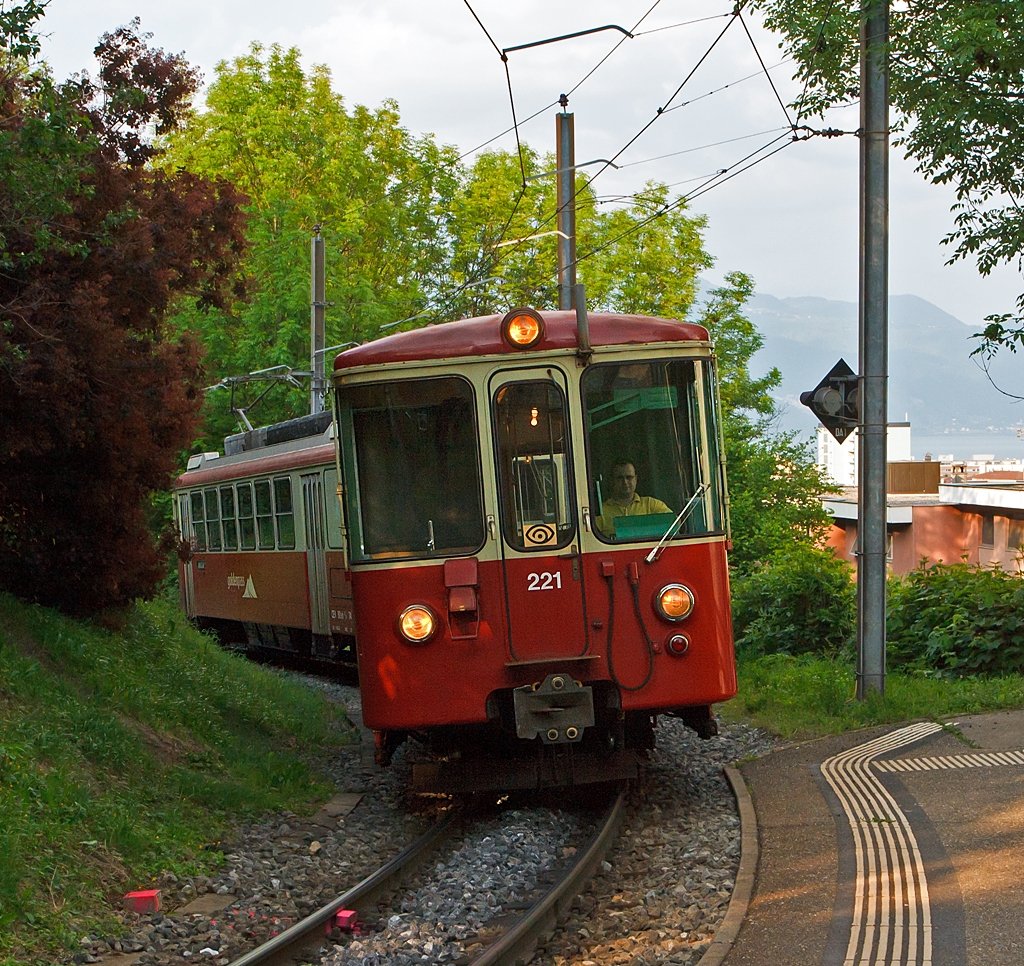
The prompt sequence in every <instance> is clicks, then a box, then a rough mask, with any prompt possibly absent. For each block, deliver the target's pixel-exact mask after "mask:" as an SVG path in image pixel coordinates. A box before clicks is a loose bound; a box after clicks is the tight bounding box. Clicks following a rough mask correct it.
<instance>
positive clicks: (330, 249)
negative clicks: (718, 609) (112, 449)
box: [159, 44, 457, 438]
mask: <svg viewBox="0 0 1024 966" xmlns="http://www.w3.org/2000/svg"><path fill="white" fill-rule="evenodd" d="M163 146H164V148H165V152H164V154H163V156H162V157H161V158H160V160H159V164H160V166H161V167H162V168H163V169H164V170H166V171H174V170H180V169H184V170H187V171H190V172H193V173H195V174H198V175H202V176H204V177H214V176H220V177H224V178H226V179H227V180H229V181H230V182H231V183H232V184H233V185H235V186H236V187H237V188H238V189H239V190H240V191H243V192H244V193H245V194H246V195H248V198H249V204H248V205H247V207H246V211H247V213H248V216H249V222H248V228H247V237H248V240H249V242H250V249H249V254H248V256H247V257H246V258H245V260H244V261H243V263H242V265H241V269H240V278H239V282H240V285H239V292H240V293H241V292H242V291H243V290H244V292H245V293H246V297H245V298H244V299H241V298H240V299H238V300H237V301H235V302H234V303H233V304H231V305H229V306H227V307H225V308H224V309H219V310H218V309H210V310H197V309H195V308H183V309H182V311H181V312H180V313H179V314H178V315H177V317H176V319H175V324H176V326H177V327H178V328H179V330H182V331H186V330H191V331H195V332H197V333H198V334H199V336H200V338H201V339H202V341H203V343H204V344H205V345H206V348H207V353H208V361H207V365H208V369H209V372H210V375H211V377H212V379H216V378H220V377H223V376H226V375H238V374H243V373H246V372H251V371H254V370H257V369H265V368H267V367H269V366H274V365H290V366H300V367H303V368H304V367H305V366H306V365H307V364H308V363H307V361H306V360H308V358H309V291H310V282H309V239H310V236H311V235H312V233H313V230H314V226H315V225H322V226H323V231H324V235H325V239H326V258H327V279H328V297H329V299H330V300H331V302H332V303H333V304H332V306H331V307H330V308H329V309H328V312H327V344H328V345H332V344H333V345H337V344H341V343H344V342H350V341H363V340H365V339H368V338H373V337H375V336H377V335H378V334H379V333H380V328H381V326H382V325H385V324H387V323H389V322H394V321H396V320H400V319H403V318H406V317H408V316H412V315H416V314H417V313H419V312H421V311H422V310H423V309H424V308H425V306H426V302H427V299H428V297H429V295H430V294H431V293H432V292H433V290H434V289H435V288H436V285H437V279H438V273H439V270H440V269H441V268H442V267H443V266H444V265H445V264H446V252H447V244H448V242H447V238H446V236H445V233H444V232H445V225H446V215H445V212H446V211H447V210H448V209H449V207H450V205H451V199H452V195H453V193H454V191H455V189H456V185H457V181H456V166H455V159H454V153H453V151H452V150H451V149H447V148H439V147H438V146H437V145H436V144H435V143H434V141H433V139H432V138H430V137H429V136H427V137H422V138H414V137H412V136H411V135H410V134H409V132H408V131H406V130H405V129H404V128H403V127H402V126H401V124H400V119H399V115H398V107H397V105H396V104H395V103H394V102H393V101H385V102H384V103H383V104H382V105H381V106H380V107H379V108H378V109H377V110H376V111H371V110H369V109H367V108H365V107H362V106H358V105H357V106H356V107H354V108H353V109H351V110H349V109H347V108H346V105H345V103H344V100H343V98H342V97H341V96H340V95H338V94H336V93H335V92H334V91H332V89H331V76H330V73H329V71H328V70H327V69H326V68H325V67H314V68H313V69H312V70H310V71H309V72H305V71H304V70H303V69H302V66H301V64H300V62H299V52H298V51H297V50H296V49H294V48H292V49H290V50H287V51H285V50H282V49H281V48H280V47H277V46H274V47H271V48H270V49H269V50H265V49H263V48H262V47H260V46H259V45H257V44H253V45H252V47H251V48H250V50H249V53H248V54H246V55H245V56H242V57H238V58H236V59H235V60H234V61H232V62H230V63H227V62H222V63H220V64H218V66H217V72H216V78H215V79H214V82H213V83H212V85H211V86H210V88H209V90H208V91H207V93H206V107H205V110H203V111H201V112H194V113H193V114H192V115H191V116H190V117H189V119H188V121H187V123H186V124H184V125H183V126H182V127H181V128H180V129H178V130H175V131H173V132H171V133H170V134H169V135H168V136H167V137H166V139H165V141H164V144H163ZM306 405H307V401H306V399H305V397H304V396H303V395H302V394H301V393H298V392H296V393H293V395H292V397H291V398H285V397H284V396H277V397H270V399H269V401H268V405H267V407H266V408H265V409H263V410H262V411H261V412H260V414H259V418H260V419H261V420H262V421H263V422H271V421H273V420H275V419H280V418H286V417H287V416H291V415H295V414H297V413H299V412H302V411H303V410H304V408H305V406H306ZM216 411H217V412H218V413H219V418H217V419H215V420H214V422H213V423H212V424H211V425H210V427H209V430H208V431H209V432H210V433H211V435H212V436H213V438H216V437H217V436H219V435H222V434H223V432H225V431H231V430H232V429H233V420H232V419H231V417H230V416H229V415H228V414H227V413H226V407H225V406H224V405H223V404H221V405H220V406H219V407H218V408H217V410H216Z"/></svg>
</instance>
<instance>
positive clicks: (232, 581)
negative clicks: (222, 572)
mask: <svg viewBox="0 0 1024 966" xmlns="http://www.w3.org/2000/svg"><path fill="white" fill-rule="evenodd" d="M228 586H229V587H244V586H245V578H244V577H239V576H238V574H228Z"/></svg>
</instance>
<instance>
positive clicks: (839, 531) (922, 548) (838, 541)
mask: <svg viewBox="0 0 1024 966" xmlns="http://www.w3.org/2000/svg"><path fill="white" fill-rule="evenodd" d="M984 516H985V514H982V513H975V512H971V511H968V510H961V509H960V508H959V507H955V506H941V505H939V506H915V507H914V519H913V522H912V523H910V524H908V525H903V526H897V527H892V528H890V531H889V532H890V536H891V538H892V556H891V561H890V567H891V569H892V571H893V573H897V574H905V573H907V571H909V570H913V569H914V568H915V567H917V566H919V565H920V564H921V562H922V560H923V561H924V562H925V563H926V564H928V565H930V564H936V563H945V564H954V563H960V562H961V561H966V562H967V563H969V564H978V563H980V564H982V565H983V566H989V565H995V566H997V567H1000V568H1001V569H1003V570H1006V571H1009V572H1011V573H1024V565H1022V554H1021V550H1020V548H1015V547H1010V546H1008V542H1009V537H1010V536H1011V525H1012V524H1011V520H1010V519H1009V518H1008V517H1005V516H994V518H993V528H992V531H993V532H992V536H993V540H992V545H991V546H982V544H981V541H982V532H983V527H982V523H983V518H984ZM1019 527H1020V522H1019V521H1018V528H1019ZM856 544H857V524H856V523H854V522H853V521H849V522H847V523H846V525H845V527H841V526H837V525H833V527H832V529H831V531H830V533H829V536H828V545H829V546H830V547H831V548H832V550H833V551H834V552H835V553H836V555H837V556H839V557H842V558H843V559H844V560H847V561H849V562H850V563H851V564H853V565H854V566H856V562H857V558H856V556H855V555H854V550H855V548H856Z"/></svg>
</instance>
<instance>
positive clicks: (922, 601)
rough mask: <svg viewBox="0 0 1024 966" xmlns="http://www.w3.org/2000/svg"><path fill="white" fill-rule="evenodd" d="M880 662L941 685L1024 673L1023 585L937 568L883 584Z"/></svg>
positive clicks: (1000, 576) (988, 574) (1005, 576)
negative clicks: (883, 658)
mask: <svg viewBox="0 0 1024 966" xmlns="http://www.w3.org/2000/svg"><path fill="white" fill-rule="evenodd" d="M887 637H888V646H887V657H888V663H889V665H890V666H891V667H899V666H904V667H908V668H912V669H915V670H918V671H923V672H925V673H927V674H933V675H936V676H943V677H965V676H968V675H974V674H1012V673H1020V672H1022V671H1024V580H1022V579H1021V578H1020V577H1019V576H1018V575H1016V574H1011V573H1006V572H1005V571H1002V570H998V569H995V568H991V567H988V568H986V567H978V566H971V565H968V564H937V565H935V566H933V567H923V568H920V569H918V570H913V571H911V572H910V573H908V574H906V575H905V576H903V577H893V578H890V581H889V601H888V620H887Z"/></svg>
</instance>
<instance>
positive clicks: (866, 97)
mask: <svg viewBox="0 0 1024 966" xmlns="http://www.w3.org/2000/svg"><path fill="white" fill-rule="evenodd" d="M860 51H861V53H860V77H861V81H860V84H861V91H860V96H861V101H860V128H861V130H860V381H861V385H860V406H861V425H860V441H859V442H860V447H859V448H860V467H859V475H860V478H859V484H860V485H859V487H858V491H859V495H858V503H859V507H858V511H859V513H858V516H859V520H860V523H859V534H858V536H859V543H860V548H859V551H860V552H859V557H858V561H857V697H858V699H860V700H863V699H864V698H866V697H867V695H868V694H869V692H871V691H878V692H881V693H883V694H884V693H885V578H886V525H885V524H886V519H885V518H886V490H887V488H888V487H887V483H888V480H887V472H886V423H887V422H888V412H887V410H888V402H887V398H886V396H887V379H888V341H889V339H888V296H889V280H888V272H889V75H888V51H889V0H862V3H861V33H860Z"/></svg>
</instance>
